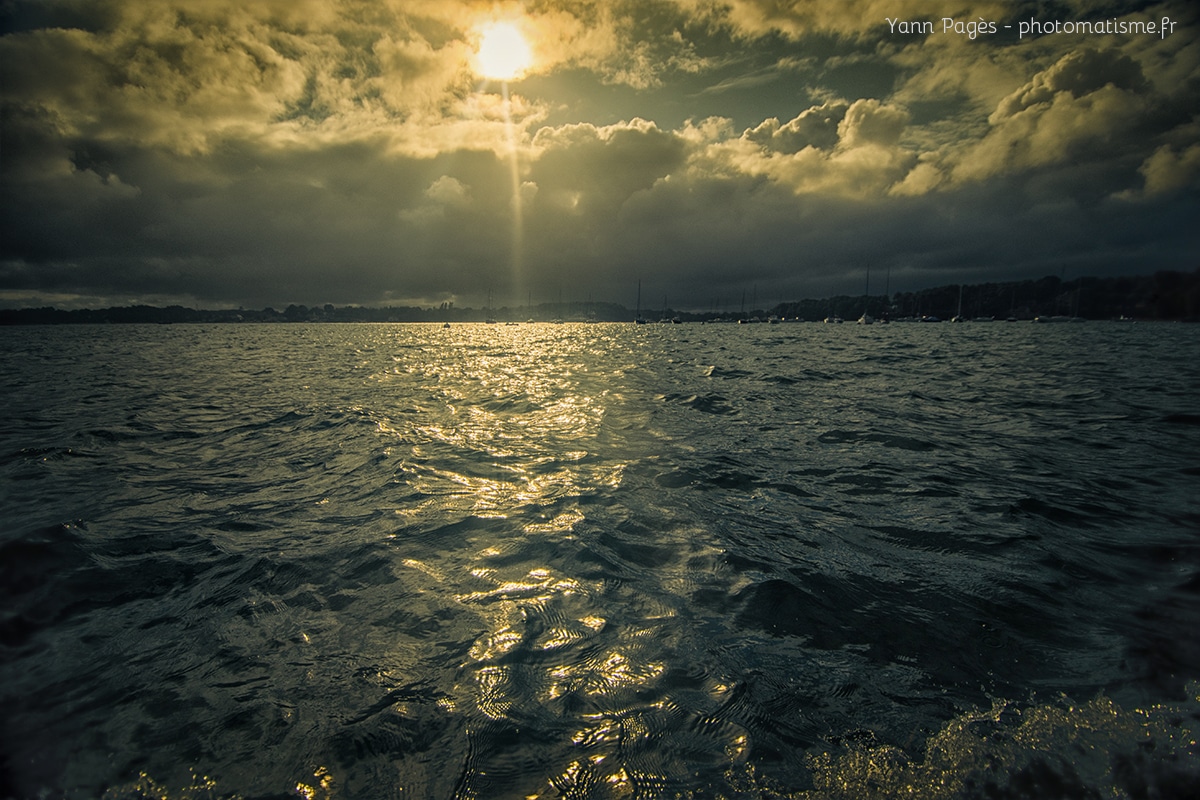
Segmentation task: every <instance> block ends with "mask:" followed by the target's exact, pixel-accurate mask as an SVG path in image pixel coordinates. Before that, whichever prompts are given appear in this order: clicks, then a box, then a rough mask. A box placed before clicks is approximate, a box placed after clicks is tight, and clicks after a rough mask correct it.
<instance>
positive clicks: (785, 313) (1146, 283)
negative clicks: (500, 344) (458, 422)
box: [0, 269, 1200, 325]
mask: <svg viewBox="0 0 1200 800" xmlns="http://www.w3.org/2000/svg"><path fill="white" fill-rule="evenodd" d="M864 312H865V313H867V314H870V315H871V316H873V317H876V318H891V319H902V318H906V317H913V318H920V317H926V316H935V317H940V318H942V319H948V318H950V317H952V316H955V315H961V316H964V317H967V318H972V317H983V318H988V317H994V318H996V319H1005V318H1010V317H1015V318H1017V319H1032V318H1033V317H1035V316H1039V315H1041V316H1045V315H1065V316H1074V317H1082V318H1084V319H1117V318H1130V319H1146V320H1192V321H1195V320H1200V269H1197V270H1195V271H1193V272H1190V273H1189V272H1178V271H1167V270H1163V271H1159V272H1156V273H1154V274H1152V275H1135V276H1126V277H1117V278H1086V277H1084V278H1077V279H1074V280H1071V281H1064V280H1062V279H1061V278H1059V277H1055V276H1049V277H1045V278H1041V279H1040V280H1026V281H1017V282H1007V283H983V284H973V285H959V284H951V285H945V286H938V287H934V288H930V289H922V290H919V291H915V292H896V293H894V294H893V295H891V296H890V297H888V296H885V295H858V296H853V295H841V296H838V297H830V298H823V299H806V300H799V301H796V302H790V303H779V304H777V305H776V306H774V307H772V308H769V309H751V310H749V311H739V312H736V313H730V312H717V311H709V312H687V311H676V310H674V309H662V310H661V311H659V310H656V311H654V312H651V313H650V314H648V316H656V315H657V314H659V313H661V314H662V315H664V316H666V317H668V318H678V319H680V320H682V321H685V322H702V321H707V320H715V319H735V320H736V319H749V318H752V317H759V318H764V319H765V318H766V317H768V316H772V315H773V316H777V317H781V318H784V319H803V320H819V319H824V318H825V317H828V316H832V315H837V316H840V317H843V318H845V319H856V318H858V317H859V316H860V315H861V314H863V313H864ZM632 318H633V312H631V311H630V310H629V309H628V308H626V307H624V306H622V305H620V304H617V303H599V302H588V303H543V304H541V305H535V306H520V307H514V308H508V307H505V308H484V309H474V308H467V307H455V306H454V305H453V304H452V303H443V304H442V305H441V306H439V307H436V308H421V307H416V306H387V307H381V308H370V307H364V306H341V307H337V306H333V305H332V304H326V305H324V306H312V307H309V306H304V305H289V306H288V307H287V308H285V309H284V310H282V311H277V310H276V309H274V308H270V307H268V308H264V309H262V310H248V309H240V308H239V309H217V310H197V309H192V308H185V307H183V306H178V305H173V306H166V307H156V306H148V305H134V306H114V307H112V308H104V309H70V310H65V309H57V308H52V307H44V308H23V309H0V325H55V324H119V323H142V324H155V323H157V324H166V323H189V322H190V323H238V322H241V323H247V322H440V323H445V322H483V321H485V320H488V319H495V320H497V321H502V322H523V321H526V320H535V321H551V320H563V321H597V322H628V321H630V320H631V319H632Z"/></svg>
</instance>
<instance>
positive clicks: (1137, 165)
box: [0, 0, 1200, 311]
mask: <svg viewBox="0 0 1200 800" xmlns="http://www.w3.org/2000/svg"><path fill="white" fill-rule="evenodd" d="M1198 18H1200V4H1196V3H1189V2H1186V0H1174V1H1173V2H1108V1H1106V0H1066V1H1065V2H1020V1H1019V0H966V1H964V2H959V1H958V0H836V1H834V0H793V2H787V0H604V1H600V0H540V1H535V2H524V3H521V2H499V3H493V2H456V1H455V0H36V1H35V0H0V69H2V84H0V115H2V116H0V307H8V308H19V307H37V306H44V305H53V306H57V307H59V308H80V307H91V308H99V307H107V306H110V305H128V304H139V303H144V304H150V305H170V304H181V305H186V306H190V307H195V308H236V307H244V308H262V307H265V306H273V307H276V308H283V307H285V306H286V305H289V304H293V303H294V304H303V305H310V306H312V305H324V304H326V303H332V304H334V305H338V306H342V305H365V306H387V305H420V306H431V305H439V304H441V303H454V304H455V305H456V306H460V307H461V306H471V307H482V306H484V305H487V304H488V303H489V298H491V300H490V302H491V304H492V305H495V306H504V305H524V304H526V303H528V302H532V303H534V304H537V303H542V302H556V301H571V302H581V301H589V300H591V301H597V302H616V303H620V304H623V305H625V306H627V307H630V308H632V307H633V306H634V304H635V302H636V301H637V297H638V294H637V293H638V287H639V285H640V286H641V292H642V298H643V299H642V305H643V306H644V307H647V308H655V307H659V306H661V305H664V304H665V305H669V306H670V307H672V308H677V309H692V310H710V309H711V310H732V311H736V310H738V309H739V307H740V306H741V304H742V302H743V300H742V298H743V297H749V298H752V299H753V302H755V303H756V304H757V306H759V307H769V305H771V304H773V303H775V302H782V301H791V300H799V299H802V298H805V297H825V296H831V295H837V294H848V295H854V294H861V293H863V292H865V291H867V290H870V292H871V293H872V294H882V293H883V291H884V289H885V288H887V289H889V290H890V291H891V292H893V293H894V292H897V291H912V290H916V289H920V288H924V287H928V286H937V285H947V284H953V283H959V282H965V283H983V282H992V281H1006V280H1016V279H1027V278H1040V277H1043V276H1046V275H1058V276H1062V277H1065V278H1066V279H1068V280H1070V279H1071V278H1073V277H1079V276H1084V275H1088V276H1104V275H1132V274H1145V273H1152V272H1154V271H1157V270H1161V269H1174V270H1187V271H1191V270H1193V269H1196V268H1197V267H1198V266H1200V226H1197V224H1196V221H1197V220H1200V37H1197V29H1198ZM1035 23H1036V25H1037V27H1036V28H1035V27H1034V24H1035ZM1083 23H1088V24H1089V25H1088V27H1090V30H1088V29H1087V28H1085V26H1084V25H1083ZM1081 29H1082V30H1081ZM497 31H500V32H501V33H500V35H499V36H497V35H496V32H497ZM497 50H499V51H500V55H499V56H498V55H497V54H496V51H497ZM746 302H751V301H749V300H747V301H746Z"/></svg>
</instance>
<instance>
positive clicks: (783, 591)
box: [0, 322, 1200, 800]
mask: <svg viewBox="0 0 1200 800" xmlns="http://www.w3.org/2000/svg"><path fill="white" fill-rule="evenodd" d="M0 398H2V400H3V404H2V406H0V407H2V408H3V414H2V418H0V426H2V427H0V430H2V434H0V523H2V524H0V708H2V709H3V711H2V717H3V721H2V723H0V751H2V762H0V764H2V766H0V769H2V774H0V788H2V791H0V796H2V797H5V798H105V800H119V799H140V800H145V799H146V798H168V797H169V798H183V799H184V800H188V799H192V800H194V799H195V798H244V799H245V800H250V799H251V798H257V799H259V800H282V798H304V800H332V799H333V798H387V799H394V800H400V799H401V798H433V799H437V798H447V799H449V798H454V799H465V798H794V799H800V800H832V799H834V798H839V799H840V798H847V799H849V798H899V797H906V798H1026V797H1028V798H1035V797H1036V798H1089V799H1090V798H1104V799H1106V800H1107V799H1108V798H1176V797H1189V796H1190V797H1196V796H1200V747H1198V745H1197V736H1198V734H1200V327H1197V326H1195V325H1185V324H1167V323H1129V322H1087V323H1082V324H1061V325H1035V324H1031V323H1027V322H1022V323H1004V322H991V323H983V322H978V323H964V324H950V323H944V324H937V325H934V324H901V323H893V324H890V325H880V324H876V325H870V326H859V325H852V324H846V325H824V324H815V323H808V324H799V323H785V324H773V325H767V324H761V325H719V324H711V325H701V324H682V325H634V324H632V323H628V324H605V323H598V324H583V323H580V324H572V323H567V324H549V323H547V324H520V325H504V324H499V325H496V324H482V323H481V324H457V325H454V326H453V327H449V328H447V327H443V326H441V325H432V324H363V325H355V324H311V325H309V324H274V325H257V324H243V325H237V324H225V325H199V324H196V325H191V324H176V325H148V326H139V325H107V326H103V325H98V326H86V325H70V326H28V327H7V328H0Z"/></svg>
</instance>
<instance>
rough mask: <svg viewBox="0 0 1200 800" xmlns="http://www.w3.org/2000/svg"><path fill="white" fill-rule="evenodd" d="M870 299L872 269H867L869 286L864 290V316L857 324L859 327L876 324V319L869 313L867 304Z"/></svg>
mask: <svg viewBox="0 0 1200 800" xmlns="http://www.w3.org/2000/svg"><path fill="white" fill-rule="evenodd" d="M870 299H871V268H870V267H867V285H866V287H865V288H864V289H863V313H862V316H861V317H859V318H858V322H857V324H858V325H870V324H872V323H873V322H875V318H874V317H872V316H871V315H870V314H868V313H867V303H869V302H870Z"/></svg>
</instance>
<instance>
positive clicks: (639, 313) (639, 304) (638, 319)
mask: <svg viewBox="0 0 1200 800" xmlns="http://www.w3.org/2000/svg"><path fill="white" fill-rule="evenodd" d="M633 324H634V325H645V324H646V320H645V318H644V317H642V282H641V281H638V301H637V316H636V317H634V318H633Z"/></svg>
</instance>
